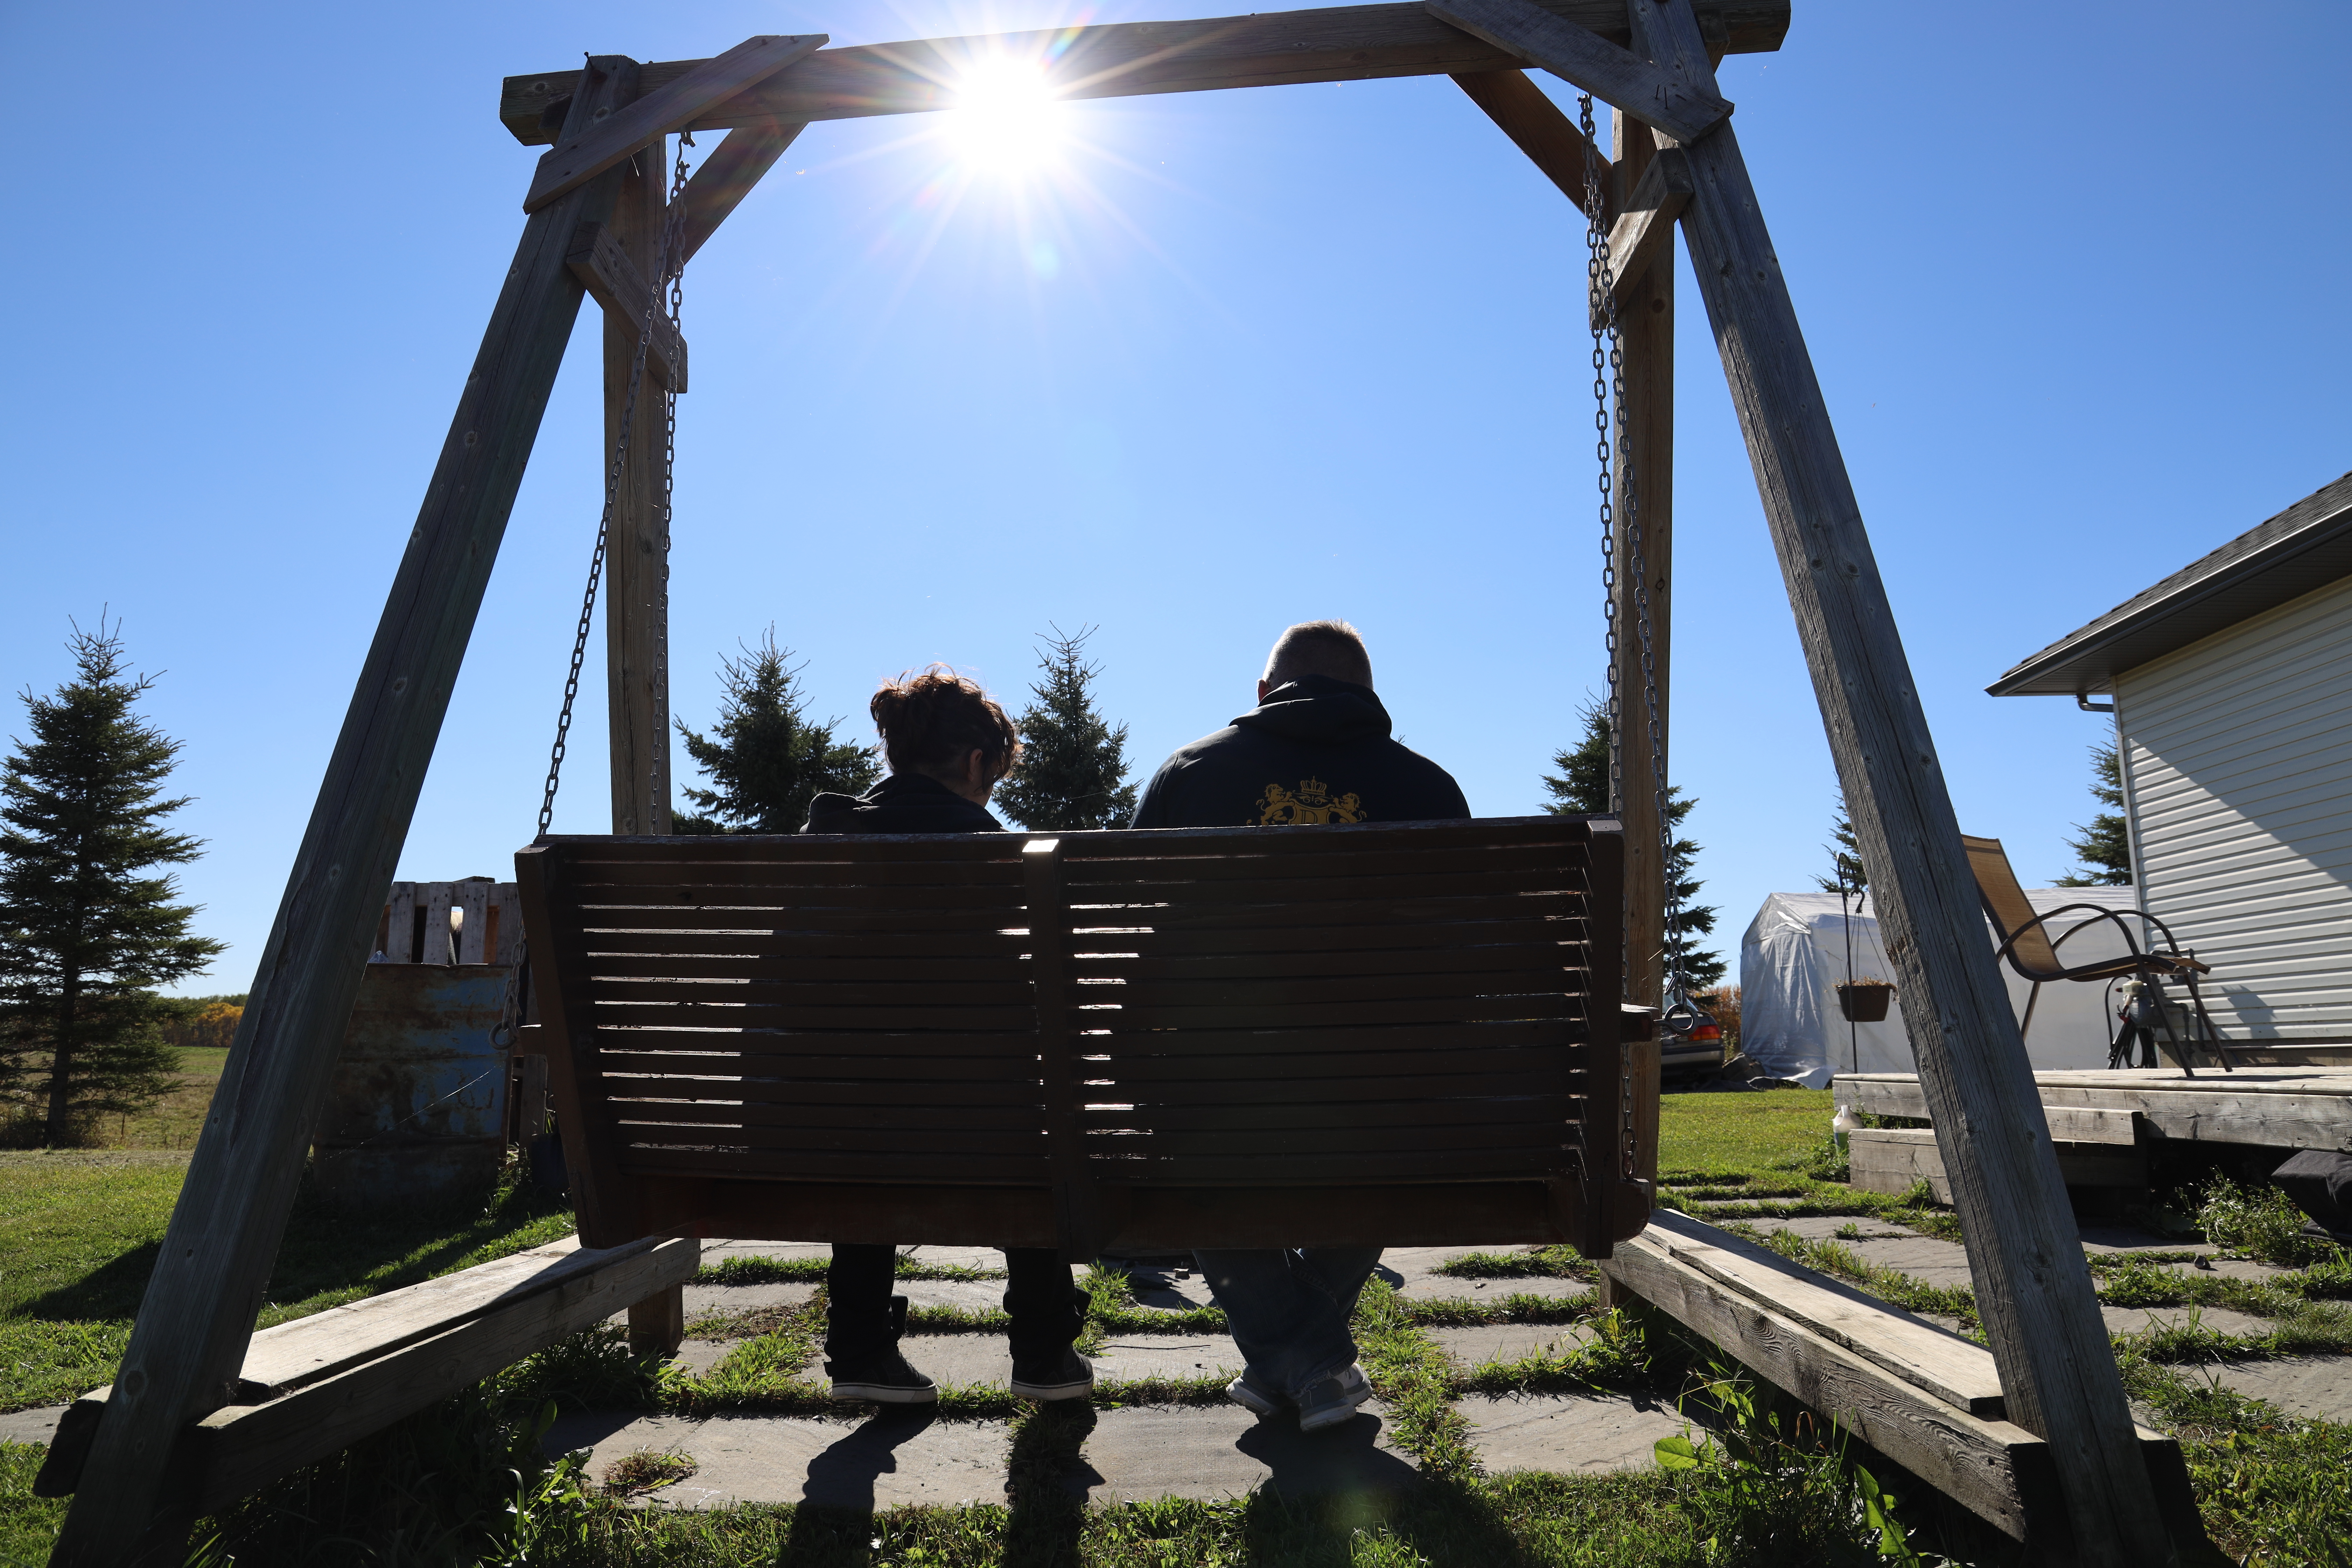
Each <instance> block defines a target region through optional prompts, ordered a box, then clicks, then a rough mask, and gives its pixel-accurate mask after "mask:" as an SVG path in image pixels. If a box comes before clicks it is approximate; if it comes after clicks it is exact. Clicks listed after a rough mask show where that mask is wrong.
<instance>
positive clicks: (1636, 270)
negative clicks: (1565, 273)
mask: <svg viewBox="0 0 2352 1568" xmlns="http://www.w3.org/2000/svg"><path fill="white" fill-rule="evenodd" d="M1690 199H1691V176H1690V164H1689V163H1688V162H1687V161H1686V160H1685V157H1684V155H1683V152H1682V149H1681V148H1679V147H1661V148H1659V149H1658V150H1657V152H1656V153H1654V155H1653V156H1652V157H1651V159H1650V166H1649V167H1648V168H1646V169H1644V170H1643V171H1642V177H1641V178H1640V179H1639V180H1637V181H1635V182H1634V184H1633V194H1632V195H1628V196H1627V197H1626V198H1625V210H1624V211H1623V212H1622V213H1620V214H1619V215H1618V216H1617V221H1616V222H1615V223H1614V224H1612V225H1611V226H1610V229H1609V265H1610V268H1611V270H1612V278H1613V281H1614V285H1615V292H1616V294H1617V297H1618V299H1619V300H1620V301H1621V302H1622V300H1624V299H1625V297H1626V293H1627V290H1628V289H1633V288H1638V287H1639V286H1640V285H1641V281H1642V274H1643V273H1644V272H1646V271H1648V270H1649V269H1650V263H1651V261H1652V260H1653V259H1654V258H1655V257H1656V256H1657V254H1658V253H1659V252H1660V251H1661V250H1663V249H1664V248H1665V247H1667V246H1668V245H1669V244H1670V243H1671V242H1672V241H1673V239H1674V232H1675V219H1676V218H1678V217H1680V216H1682V215H1683V208H1685V207H1686V206H1688V205H1690Z"/></svg>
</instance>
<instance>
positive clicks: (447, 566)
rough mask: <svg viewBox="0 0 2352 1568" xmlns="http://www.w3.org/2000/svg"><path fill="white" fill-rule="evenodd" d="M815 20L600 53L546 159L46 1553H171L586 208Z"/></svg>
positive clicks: (247, 1319) (395, 842)
mask: <svg viewBox="0 0 2352 1568" xmlns="http://www.w3.org/2000/svg"><path fill="white" fill-rule="evenodd" d="M824 41H825V40H824V36H823V35H821V34H820V35H808V36H804V37H761V38H756V39H751V40H748V41H747V42H746V43H744V44H742V45H740V46H738V47H737V48H736V49H734V50H730V51H729V53H728V55H726V56H722V57H720V58H719V59H717V60H713V61H708V62H705V63H704V66H703V67H702V68H699V69H698V70H697V71H693V72H689V73H688V74H687V75H686V76H684V77H681V78H679V79H676V80H673V81H671V82H669V83H668V84H667V85H666V86H664V87H663V88H662V89H660V90H659V91H657V92H656V93H653V94H651V95H649V96H648V98H646V100H641V101H640V102H639V103H638V104H637V105H636V106H635V109H636V111H637V112H636V113H635V114H634V115H633V116H625V115H622V114H618V113H614V112H612V111H613V110H614V108H615V107H616V104H617V101H618V100H617V96H616V85H617V84H616V80H615V75H616V72H617V70H618V69H619V68H621V67H624V66H626V65H628V64H629V63H630V62H628V61H627V60H625V59H624V58H620V57H616V56H605V57H592V58H590V60H589V62H588V66H587V68H586V70H585V71H584V73H583V79H582V81H581V85H580V87H579V89H577V91H576V92H575V94H574V101H573V104H572V111H571V114H570V115H569V116H567V119H566V125H567V128H570V127H574V126H586V127H587V128H588V129H587V131H586V132H584V133H582V134H576V135H574V136H573V137H572V138H569V139H567V140H566V141H565V142H562V143H561V144H560V145H558V146H557V147H556V149H555V150H554V151H553V152H551V153H548V154H547V156H546V157H545V158H543V159H542V160H541V165H540V174H539V178H538V180H536V181H535V182H534V185H533V190H532V194H531V196H530V198H529V199H528V200H527V201H526V204H525V206H526V210H527V211H528V212H529V213H530V217H529V218H528V220H527V221H526V222H525V224H524V226H523V235H522V241H521V243H520V245H519V246H518V247H516V251H515V258H514V262H513V264H512V265H511V266H510V267H509V268H508V271H507V276H506V282H505V284H504V286H503V287H502V288H501V289H500V290H499V300H498V304H497V305H496V307H495V308H493V310H491V313H490V322H489V326H488V329H487V330H486V331H484V333H483V335H482V346H481V349H480V350H479V352H478V353H477V354H476V355H475V358H474V364H473V369H472V371H471V373H470V374H468V375H467V379H466V386H465V390H464V392H463V393H462V394H461V395H459V398H458V402H457V415H456V416H455V417H454V418H453V419H452V420H451V421H450V424H449V433H448V436H447V437H446V439H445V440H444V441H443V443H442V447H441V457H440V460H439V461H438V462H437V463H436V465H435V467H434V470H433V478H432V480H431V482H430V483H429V484H428V485H427V487H426V489H425V503H424V506H423V507H422V508H421V509H420V510H419V511H418V513H417V519H416V524H415V528H414V529H413V530H412V531H410V534H409V539H408V548H407V551H406V552H405V553H404V555H403V556H402V558H401V563H400V568H399V571H398V572H397V573H396V574H395V575H394V578H393V584H392V592H391V595H389V597H388V598H387V599H386V600H385V603H384V608H383V618H382V619H381V620H380V621H379V622H378V623H377V626H376V633H375V640H374V641H373V643H372V644H371V645H370V646H369V648H368V655H367V661H366V663H365V664H364V665H362V667H361V670H360V679H359V684H358V686H357V688H356V689H354V690H353V692H352V704H351V707H350V709H349V710H347V711H346V713H345V715H344V718H343V726H342V730H341V733H340V734H339V735H338V736H337V737H336V741H335V749H334V752H333V753H332V754H331V757H330V758H329V761H328V763H327V772H326V776H325V778H324V779H323V780H322V781H321V782H320V787H319V797H318V801H317V804H316V805H313V806H312V807H311V812H310V824H309V826H308V827H307V828H305V830H304V832H303V836H302V843H301V847H300V848H299V850H298V851H297V853H296V857H295V861H294V868H293V871H292V873H291V875H290V876H289V879H288V881H287V886H286V892H285V895H284V897H283V898H282V899H281V900H280V901H279V904H278V918H277V920H276V921H275V922H274V923H273V924H272V925H271V927H270V932H269V938H268V942H267V943H266V944H265V945H264V946H263V949H262V954H261V963H260V966H259V969H258V972H257V973H256V974H255V976H254V982H253V986H252V991H251V996H250V999H249V1001H248V1002H247V1006H246V1009H245V1016H244V1019H243V1020H242V1022H241V1023H240V1024H239V1026H238V1028H237V1035H236V1042H235V1044H234V1045H232V1046H231V1047H230V1049H229V1058H228V1062H227V1064H226V1067H225V1068H224V1069H223V1071H222V1073H221V1079H220V1086H219V1088H218V1089H215V1091H214V1095H213V1102H212V1106H211V1109H210V1110H208V1111H207V1112H206V1113H205V1124H204V1128H203V1131H201V1133H200V1134H199V1135H198V1137H197V1140H196V1149H195V1153H194V1157H193V1158H192V1159H191V1160H190V1162H189V1165H188V1175H187V1179H186V1181H185V1182H184V1184H182V1186H181V1189H180V1198H179V1202H178V1203H177V1204H176V1205H173V1210H172V1222H171V1225H170V1226H169V1227H168V1228H167V1229H166V1230H165V1232H164V1237H163V1248H162V1250H161V1251H160V1252H159V1254H158V1255H157V1258H156V1261H155V1271H154V1273H153V1275H152V1277H151V1278H150V1279H149V1281H148V1286H147V1294H146V1297H145V1299H144V1300H142V1302H141V1304H140V1309H139V1315H138V1318H137V1320H136V1321H135V1323H134V1324H133V1326H132V1328H131V1344H130V1347H129V1349H128V1350H127V1351H126V1352H124V1354H123V1358H122V1363H121V1367H120V1368H119V1370H118V1371H117V1373H116V1375H115V1381H114V1385H113V1391H112V1393H111V1394H110V1396H109V1398H108V1400H107V1403H106V1408H105V1411H104V1413H103V1415H101V1416H100V1421H99V1425H98V1430H97V1432H96V1434H95V1435H94V1436H93V1437H92V1438H91V1442H90V1449H89V1457H88V1458H86V1459H85V1460H84V1461H83V1464H82V1468H81V1472H80V1475H79V1478H78V1479H77V1481H76V1485H75V1490H74V1498H73V1503H72V1506H71V1508H70V1509H69V1510H68V1512H67V1515H66V1521H65V1525H64V1528H63V1529H62V1530H61V1531H59V1533H58V1543H57V1545H56V1547H55V1548H54V1549H53V1550H52V1552H51V1554H50V1559H49V1560H50V1562H51V1563H52V1564H70V1565H72V1568H119V1565H121V1564H128V1563H159V1564H160V1563H177V1562H178V1561H179V1560H180V1556H181V1553H182V1550H183V1548H184V1543H185V1541H186V1534H187V1526H188V1523H189V1518H188V1511H187V1502H186V1500H185V1498H184V1497H183V1496H181V1495H180V1494H179V1493H177V1492H176V1491H175V1490H174V1489H173V1485H174V1482H175V1481H176V1480H177V1479H179V1478H177V1477H175V1475H174V1474H173V1471H172V1469H171V1468H170V1467H169V1464H168V1460H169V1458H170V1457H171V1453H172V1449H173V1445H174V1443H175V1442H176V1441H177V1439H178V1437H179V1435H180V1432H181V1430H182V1428H184V1426H187V1424H188V1423H189V1422H191V1421H193V1420H195V1419H197V1418H199V1417H201V1416H203V1415H207V1414H209V1413H211V1412H212V1411H214V1410H216V1409H218V1408H220V1407H221V1406H222V1405H225V1404H227V1403H228V1402H229V1401H230V1399H231V1397H232V1396H233V1395H234V1394H236V1388H237V1384H238V1379H239V1374H240V1373H241V1371H242V1369H243V1367H244V1364H245V1355H246V1350H247V1342H249V1341H250V1340H251V1338H252V1335H253V1322H254V1318H255V1316H256V1314H257V1312H258V1311H259V1310H260V1307H261V1302H262V1292H263V1291H264V1289H266V1288H267V1287H268V1280H269V1272H270V1268H271V1266H272V1264H273V1262H274V1261H275V1259H276V1258H277V1255H278V1242H279V1240H280V1239H281V1237H283V1235H284V1233H285V1228H286V1218H287V1215H288V1212H289V1210H290V1209H291V1207H292V1205H293V1201H294V1191H295V1187H296V1184H298V1183H299V1180H300V1178H301V1173H302V1164H303V1160H304V1157H305V1156H306V1154H307V1153H308V1152H309V1149H310V1133H311V1130H312V1129H313V1127H315V1126H316V1124H317V1122H318V1119H319V1113H320V1110H321V1108H322V1107H323V1105H324V1103H325V1100H326V1096H327V1089H328V1087H329V1084H330V1082H331V1079H332V1077H333V1074H334V1068H335V1058H336V1054H337V1050H338V1047H340V1045H341V1040H342V1037H343V1029H344V1026H345V1024H346V1022H347V1021H348V1020H349V1018H350V1016H351V1011H352V1003H353V1001H354V1000H356V998H357V996H358V993H359V985H360V980H361V976H362V973H363V971H364V968H365V965H366V963H367V956H368V952H369V949H370V946H371V944H372V943H373V940H374V936H375V930H376V921H377V917H378V915H379V914H380V913H381V912H382V910H383V901H384V898H385V896H386V894H387V893H388V891H389V890H390V889H391V886H392V873H393V869H394V864H395V863H396V862H397V861H398V859H399V857H400V849H401V846H402V843H403V842H404V840H405V838H406V837H407V835H408V825H409V821H410V818H411V817H412V816H414V814H415V809H416V797H417V793H418V791H419V790H420V789H421V788H422V787H423V784H424V782H425V767H426V765H427V764H428V763H430V762H431V761H432V757H433V749H434V745H435V743H436V741H437V740H438V739H439V737H440V731H441V722H442V720H443V718H444V717H445V716H446V713H447V711H448V707H449V694H450V691H451V689H452V688H453V687H454V686H455V685H456V684H457V668H458V666H459V664H460V663H461V662H462V661H463V659H464V658H465V653H466V645H467V642H468V641H469V640H470V638H471V637H472V635H473V628H474V620H475V617H476V616H477V615H478V613H479V611H480V609H481V604H482V595H483V592H484V590H485V588H486V587H487V586H488V583H489V575H490V567H491V564H492V563H493V562H495V561H496V560H497V558H498V552H499V541H500V538H501V536H502V535H503V534H504V533H505V531H506V523H507V518H508V515H509V512H510V511H511V510H512V509H513V506H514V498H515V492H516V490H517V489H519V488H520V485H521V483H522V475H523V469H524V467H525V465H526V464H527V463H528V462H529V461H530V450H531V447H532V445H533V443H534V442H535V441H536V440H537V438H538V435H539V425H540V420H541V417H542V416H544V415H545V413H546V411H547V400H548V396H549V395H550V394H551V392H552V391H553V389H554V385H555V376H556V372H557V370H558V368H559V367H560V366H561V365H562V361H563V350H564V346H565V344H566V343H567V342H568V341H569V340H570V338H571V335H572V325H573V323H574V321H576V320H577V318H578V316H579V311H580V300H581V296H582V293H583V283H582V282H581V280H580V279H579V278H578V277H577V276H576V275H575V273H574V271H573V269H572V265H571V261H570V258H571V256H572V253H573V251H574V249H575V247H576V243H577V238H578V232H579V229H580V227H581V226H582V225H583V223H603V222H604V221H606V220H607V219H608V218H609V217H610V216H611V215H612V211H613V204H614V196H615V193H616V189H617V186H618V184H619V181H620V175H619V174H617V173H616V172H615V171H616V169H617V166H618V165H619V164H620V163H623V162H625V160H626V159H627V158H628V156H629V154H630V153H632V152H634V151H635V149H636V148H637V147H641V146H644V145H646V144H648V143H650V142H657V141H658V140H659V139H660V137H662V136H663V135H666V134H667V133H668V132H671V131H674V130H677V128H679V127H680V126H683V125H685V124H688V123H689V122H690V121H692V120H693V119H695V118H697V117H698V116H699V115H701V114H704V113H707V112H708V111H709V110H710V109H711V108H712V106H714V105H715V104H717V103H719V102H720V101H721V100H724V99H726V98H728V97H730V96H731V95H733V94H734V93H737V92H740V91H741V90H742V89H744V88H745V87H747V86H751V85H753V84H755V83H756V82H758V81H760V80H762V79H765V77H766V76H767V75H772V74H773V73H774V72H775V71H778V70H781V69H782V68H785V67H786V66H789V65H791V64H793V62H794V61H796V60H799V59H801V58H804V57H805V56H807V55H808V54H810V53H812V52H813V51H814V50H815V49H816V48H817V47H819V46H820V45H822V44H823V43H824ZM638 138H642V140H638ZM737 199H740V195H739V196H738V198H737ZM728 205H730V206H731V205H732V203H731V202H730V203H729V204H728ZM718 216H724V210H723V209H722V210H721V211H720V212H719V215H718ZM716 221H717V218H716V217H714V218H713V219H712V220H711V222H712V224H713V225H715V224H716Z"/></svg>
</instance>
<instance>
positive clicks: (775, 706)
mask: <svg viewBox="0 0 2352 1568" xmlns="http://www.w3.org/2000/svg"><path fill="white" fill-rule="evenodd" d="M792 657H793V654H792V649H790V648H780V647H777V646H776V628H775V627H773V626H770V627H769V628H768V629H767V631H766V632H765V633H764V634H763V635H762V636H761V638H760V645H759V646H758V647H744V649H743V657H742V658H726V657H725V656H723V655H722V656H721V657H720V660H719V684H720V685H721V686H722V687H724V688H725V695H724V696H723V697H722V698H720V700H719V722H718V723H716V724H714V725H712V726H711V732H710V733H709V735H707V736H705V735H701V734H698V733H696V732H695V731H692V730H690V729H688V728H687V725H686V721H684V720H682V719H681V720H679V721H678V725H677V732H678V737H679V739H680V740H681V741H683V742H685V745H686V752H687V755H688V756H690V757H692V758H693V759H694V761H695V763H696V764H697V765H698V766H699V767H700V768H701V769H702V771H703V773H704V774H705V775H707V776H708V777H709V780H710V787H709V789H697V788H695V787H694V786H693V785H692V784H688V785H687V786H686V787H685V794H686V797H687V799H688V800H690V801H692V802H693V803H694V804H695V805H698V806H699V807H700V808H701V812H700V813H695V812H678V813H676V814H675V815H674V816H672V818H671V828H672V830H673V831H674V832H677V833H797V832H799V831H800V829H801V826H802V824H803V823H805V822H806V821H808V814H809V802H810V801H811V800H813V799H814V798H815V797H816V796H817V795H819V794H820V793H823V792H824V791H827V790H833V791H838V792H839V793H841V794H843V795H863V794H865V793H866V791H867V790H869V789H871V788H873V787H874V784H875V782H876V781H877V780H878V779H880V778H881V776H882V764H881V763H878V762H877V761H876V760H875V755H874V748H872V747H870V746H860V745H857V744H856V743H854V742H848V741H840V740H835V738H834V730H835V726H837V725H839V724H840V723H841V722H842V721H841V720H839V719H837V718H836V719H828V720H826V721H824V723H822V724H819V723H815V722H814V721H811V720H810V719H809V717H808V700H807V699H806V698H804V697H803V696H802V695H801V691H800V668H805V667H800V668H796V667H794V666H793V664H792V663H791V662H790V660H791V658H792Z"/></svg>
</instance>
